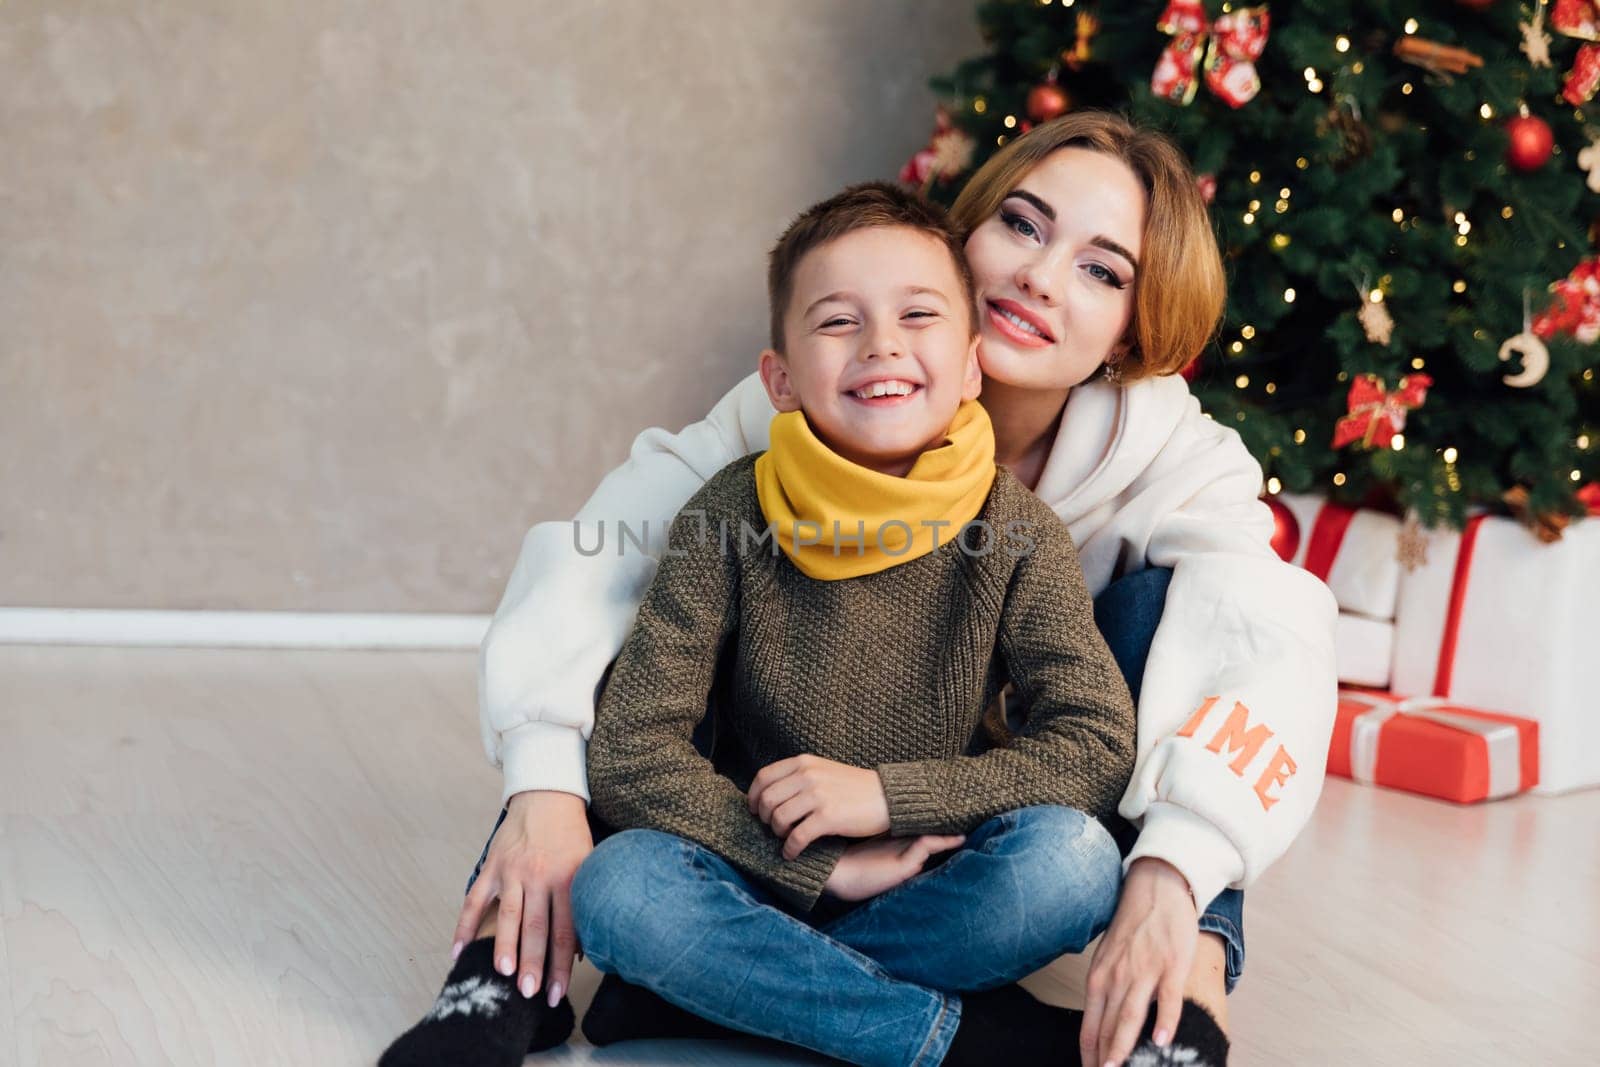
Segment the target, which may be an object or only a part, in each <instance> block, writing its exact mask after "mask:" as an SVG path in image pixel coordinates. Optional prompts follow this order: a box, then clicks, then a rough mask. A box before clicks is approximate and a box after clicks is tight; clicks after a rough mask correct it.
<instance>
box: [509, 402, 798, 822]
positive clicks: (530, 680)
mask: <svg viewBox="0 0 1600 1067" xmlns="http://www.w3.org/2000/svg"><path fill="white" fill-rule="evenodd" d="M772 415H773V409H772V405H771V402H770V401H769V400H768V399H767V395H766V391H765V390H764V389H763V388H762V386H761V381H760V378H759V377H758V376H757V375H755V374H751V375H749V376H748V377H746V378H745V379H744V380H743V381H741V382H740V383H739V384H738V385H736V386H734V387H733V388H732V389H731V390H729V391H728V393H727V394H726V395H725V396H723V398H722V399H721V400H719V401H718V402H717V404H716V406H715V407H714V408H712V409H711V413H710V414H709V415H707V416H706V418H705V419H704V420H702V421H700V422H697V423H694V424H693V425H691V426H688V427H686V428H685V429H684V430H682V431H681V432H679V433H676V434H669V433H667V432H666V431H664V430H661V429H649V430H646V431H644V432H643V433H641V434H640V435H639V436H638V438H637V439H635V441H634V443H633V450H632V452H631V454H630V455H629V457H628V460H627V462H625V463H623V464H622V466H620V467H618V468H617V469H616V470H614V471H612V472H611V473H610V474H608V475H607V476H606V477H605V479H604V480H602V481H601V483H600V485H599V487H598V488H597V489H596V490H595V492H594V495H593V496H591V497H590V498H589V501H588V502H587V503H586V504H584V506H583V509H582V510H581V511H579V513H578V515H577V517H576V518H575V519H574V520H573V521H571V522H565V521H557V522H542V523H539V524H537V525H536V526H534V527H533V528H532V529H531V530H529V531H528V534H527V536H526V538H525V539H524V540H523V543H522V552H521V555H520V556H519V557H518V559H517V565H516V569H515V570H514V571H513V572H512V575H511V579H510V581H509V582H508V583H507V585H506V590H505V594H504V596H503V597H502V598H501V600H500V606H499V608H498V609H497V610H496V611H495V615H494V620H493V621H492V622H491V623H490V625H489V631H488V633H487V634H486V635H485V637H484V640H483V646H482V649H481V651H480V654H479V660H478V721H479V729H480V733H481V734H482V738H483V747H484V752H485V754H486V755H487V756H488V758H489V761H490V762H491V763H493V764H494V765H495V766H496V767H499V768H501V769H502V770H503V772H504V776H505V782H504V787H503V790H502V795H501V800H502V802H504V801H505V800H508V799H509V798H510V797H511V796H513V795H514V794H516V793H520V792H523V791H526V790H556V791H559V792H565V793H572V794H575V795H577V796H580V797H582V798H583V799H584V800H585V801H587V800H588V798H589V787H588V783H587V778H586V775H585V769H584V759H585V749H586V746H587V740H588V737H589V733H590V730H591V729H592V727H593V723H594V704H595V699H596V697H597V696H598V694H597V692H596V690H597V689H598V687H599V684H600V679H601V677H602V676H603V675H604V673H605V670H606V667H607V666H608V665H609V664H610V663H611V661H612V659H613V658H615V656H616V654H617V652H618V650H619V649H621V647H622V643H623V640H624V639H625V638H626V637H627V636H628V632H629V630H630V629H631V628H632V626H633V620H634V616H635V614H636V613H637V611H638V607H639V601H640V599H641V598H642V597H643V596H644V591H645V588H646V587H647V586H648V585H649V584H650V579H651V577H652V576H653V575H654V574H655V571H656V560H657V557H658V556H659V553H660V545H661V543H662V537H663V534H664V532H665V530H666V527H667V524H668V523H669V522H670V521H671V519H672V517H673V516H674V515H676V514H677V513H678V511H679V510H680V509H681V508H682V507H683V506H684V504H685V502H687V501H688V499H689V498H690V496H691V495H693V493H694V492H695V491H696V490H697V489H699V488H700V487H701V485H703V484H704V483H705V481H706V480H707V479H708V478H710V477H711V476H712V475H713V474H715V473H716V472H717V471H719V470H721V469H722V468H723V467H725V466H727V465H728V464H729V463H731V462H732V461H734V460H735V459H738V458H739V457H740V456H743V455H746V454H748V453H749V452H752V451H759V450H761V449H764V448H766V446H767V432H768V427H769V424H770V423H771V421H772ZM619 522H624V523H626V524H627V526H628V527H629V529H630V530H631V531H632V532H633V534H634V535H635V536H638V537H640V539H641V540H644V541H645V543H646V545H647V546H648V551H641V550H639V549H638V548H636V547H634V544H633V543H632V542H628V543H626V544H624V543H623V541H622V538H621V532H620V530H619V529H618V523H619ZM646 524H648V537H645V536H644V535H645V530H646ZM602 538H603V544H604V549H603V550H602V551H600V552H598V553H594V548H595V546H596V545H597V544H600V543H601V539H602ZM619 547H620V548H621V551H620V552H619ZM586 553H592V554H586Z"/></svg>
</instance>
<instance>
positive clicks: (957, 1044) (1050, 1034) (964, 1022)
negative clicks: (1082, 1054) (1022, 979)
mask: <svg viewBox="0 0 1600 1067" xmlns="http://www.w3.org/2000/svg"><path fill="white" fill-rule="evenodd" d="M1082 1028H1083V1012H1081V1011H1077V1010H1075V1009H1073V1008H1058V1007H1056V1006H1055V1005H1053V1004H1046V1003H1045V1002H1044V1001H1042V1000H1038V999H1036V998H1035V997H1034V995H1033V994H1032V993H1029V992H1028V991H1027V990H1026V989H1023V988H1022V987H1021V986H1019V985H1008V986H1001V987H1000V988H999V989H991V990H988V991H987V992H984V993H963V994H961V1022H960V1024H959V1025H957V1027H956V1036H955V1040H953V1041H951V1042H950V1051H949V1052H947V1053H945V1058H944V1064H945V1067H985V1065H987V1064H991V1063H1008V1064H1014V1065H1015V1067H1028V1065H1030V1064H1046V1063H1047V1064H1051V1065H1052V1067H1054V1065H1060V1067H1079V1060H1078V1031H1079V1030H1081V1029H1082Z"/></svg>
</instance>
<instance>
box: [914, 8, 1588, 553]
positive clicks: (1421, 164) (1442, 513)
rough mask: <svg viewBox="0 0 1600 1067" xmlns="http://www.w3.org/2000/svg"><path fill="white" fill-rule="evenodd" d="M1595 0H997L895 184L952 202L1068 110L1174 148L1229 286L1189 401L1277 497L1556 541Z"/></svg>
mask: <svg viewBox="0 0 1600 1067" xmlns="http://www.w3.org/2000/svg"><path fill="white" fill-rule="evenodd" d="M1596 3H1597V0H1560V2H1559V3H1557V4H1555V5H1554V6H1553V8H1546V7H1545V6H1543V5H1541V6H1539V7H1537V8H1533V7H1527V6H1523V7H1520V8H1519V7H1518V6H1517V5H1516V4H1515V3H1512V2H1510V0H1488V2H1485V0H1477V2H1468V0H1461V2H1457V3H1451V2H1435V3H1411V4H1403V3H1385V2H1381V0H1371V2H1368V0H1345V2H1340V0H1332V2H1327V3H1275V4H1272V5H1270V9H1269V8H1268V7H1266V6H1262V7H1235V6H1233V5H1231V4H1225V3H1220V2H1207V3H1205V4H1202V3H1200V2H1199V0H1187V2H1183V0H1179V2H1163V3H1154V4H1151V3H1140V2H1127V0H1118V2H1109V0H1107V2H1101V3H1099V4H1094V3H1085V2H1083V0H1078V2H1076V3H1074V2H1072V0H1068V2H1067V3H1065V4H1063V3H1062V2H1061V0H989V2H986V3H983V4H982V5H981V6H980V7H979V9H978V18H979V20H980V25H981V26H982V29H983V32H984V38H985V41H986V42H987V43H988V44H989V46H990V48H991V51H990V52H989V54H987V55H984V56H980V57H976V58H973V59H971V60H969V61H967V62H965V63H963V64H962V65H961V66H960V67H959V68H958V69H957V70H956V71H954V72H953V73H951V74H949V75H947V76H943V77H940V78H936V79H935V80H934V82H933V87H934V89H935V90H936V91H937V92H938V93H939V94H940V95H941V97H942V98H943V99H944V101H945V105H944V109H943V111H942V113H941V129H940V131H939V133H937V134H936V136H935V139H934V142H933V144H931V145H930V148H929V150H928V151H927V152H926V153H923V154H920V155H919V157H918V159H917V160H914V161H913V163H912V164H909V165H908V172H907V174H906V175H904V176H905V177H907V178H909V179H912V180H918V179H920V180H921V181H922V184H923V185H924V186H926V187H927V188H929V190H930V193H931V195H933V196H935V197H937V198H939V199H941V200H944V201H946V202H948V201H949V200H950V199H952V198H953V197H954V195H955V194H956V192H958V191H959V189H960V186H961V183H962V182H963V181H964V180H965V178H966V177H968V176H970V174H971V173H972V170H973V168H975V167H976V166H977V165H979V164H981V163H982V162H983V160H984V159H985V158H987V157H988V156H989V155H991V154H993V152H995V151H996V150H997V149H998V147H999V146H1000V145H1003V144H1004V143H1005V142H1006V141H1007V140H1008V139H1009V138H1012V137H1015V136H1017V135H1018V134H1019V133H1022V132H1025V131H1026V130H1027V129H1029V128H1031V126H1032V125H1034V124H1036V123H1038V122H1041V121H1046V120H1048V119H1049V118H1052V117H1054V116H1055V115H1057V114H1060V113H1061V112H1062V111H1065V110H1067V109H1069V108H1081V107H1111V108H1115V109H1118V110H1122V111H1125V112H1126V113H1127V114H1129V116H1130V117H1131V118H1133V119H1134V120H1135V121H1136V122H1139V123H1141V124H1145V125H1150V126H1154V127H1157V128H1159V129H1162V130H1164V131H1166V132H1167V133H1169V134H1170V135H1171V136H1172V137H1173V138H1174V139H1175V140H1176V141H1177V143H1178V144H1179V145H1180V146H1181V147H1182V148H1183V149H1184V150H1185V151H1186V152H1187V153H1188V155H1189V157H1190V159H1191V160H1192V161H1193V162H1194V165H1195V170H1196V172H1197V174H1199V175H1200V176H1201V179H1200V180H1201V183H1202V188H1203V189H1205V190H1206V191H1207V192H1208V194H1209V195H1210V196H1211V197H1212V212H1213V220H1214V223H1215V226H1216V230H1217V234H1218V239H1219V241H1220V243H1221V246H1222V248H1223V252H1224V257H1225V262H1226V264H1227V267H1228V282H1229V300H1228V309H1227V313H1226V319H1225V322H1224V323H1223V326H1222V329H1221V332H1220V334H1219V337H1218V339H1217V341H1216V342H1215V344H1214V345H1213V346H1211V347H1210V348H1209V349H1208V350H1207V351H1206V352H1204V353H1202V354H1201V356H1200V358H1199V359H1198V360H1197V363H1196V367H1195V368H1193V372H1194V373H1193V385H1194V390H1195V392H1196V394H1197V395H1198V396H1199V397H1200V399H1201V402H1202V403H1203V405H1204V406H1205V409H1206V411H1207V413H1208V414H1210V415H1211V416H1212V417H1213V418H1215V419H1217V420H1219V421H1224V422H1226V423H1227V424H1229V425H1231V426H1234V427H1235V428H1237V429H1238V431H1239V433H1240V434H1241V435H1242V437H1243V439H1244V441H1245V442H1246V444H1247V445H1248V446H1249V447H1250V449H1251V450H1252V452H1254V454H1255V455H1256V456H1257V458H1258V459H1259V460H1260V461H1261V464H1262V466H1263V468H1264V470H1265V472H1266V474H1267V477H1268V483H1267V484H1268V488H1269V491H1274V492H1275V491H1278V490H1280V489H1287V490H1293V491H1299V492H1318V493H1324V494H1326V495H1329V496H1331V497H1333V498H1334V499H1337V500H1342V501H1346V502H1363V503H1368V504H1373V503H1378V504H1388V505H1392V506H1395V507H1399V508H1411V509H1415V510H1416V512H1417V513H1418V515H1419V516H1420V517H1421V519H1422V521H1423V522H1424V523H1426V524H1428V525H1437V524H1441V523H1448V524H1451V525H1459V524H1460V522H1461V521H1462V519H1463V516H1464V512H1465V511H1466V509H1467V508H1468V507H1469V506H1472V505H1491V506H1495V507H1499V508H1502V509H1503V508H1504V506H1505V505H1506V504H1508V503H1510V504H1512V505H1513V506H1514V508H1515V509H1516V510H1518V511H1519V512H1520V513H1522V514H1523V515H1524V517H1527V518H1529V519H1540V520H1542V522H1543V524H1544V528H1545V529H1546V530H1547V531H1552V532H1554V533H1556V534H1558V532H1559V527H1560V525H1561V523H1563V522H1564V521H1565V516H1567V515H1572V514H1579V513H1581V512H1582V510H1583V505H1582V503H1581V501H1580V490H1581V489H1584V487H1588V489H1587V490H1586V491H1585V498H1586V499H1587V498H1588V496H1587V494H1592V493H1593V492H1594V488H1593V486H1592V484H1591V483H1592V482H1593V481H1594V479H1595V478H1596V476H1597V474H1600V462H1597V458H1596V457H1597V453H1600V382H1597V381H1596V377H1597V373H1596V369H1595V368H1596V365H1597V361H1600V358H1597V357H1600V350H1597V349H1596V348H1594V347H1592V342H1593V341H1594V340H1595V337H1596V335H1600V279H1597V278H1596V277H1595V274H1596V270H1595V268H1594V264H1593V262H1592V261H1591V260H1589V259H1587V258H1586V257H1590V256H1592V254H1593V253H1592V244H1593V239H1594V237H1595V223H1596V222H1597V221H1600V195H1597V193H1596V192H1595V191H1594V190H1596V189H1600V116H1596V115H1592V114H1591V112H1592V110H1593V109H1592V106H1591V105H1590V103H1589V99H1590V97H1591V96H1592V95H1593V94H1594V90H1595V87H1596V85H1597V84H1600V45H1596V44H1591V43H1589V41H1590V40H1592V39H1596V38H1600V13H1597V11H1596ZM1591 142H1594V144H1595V146H1594V147H1591ZM1569 276H1570V277H1569ZM1558 283H1559V284H1558Z"/></svg>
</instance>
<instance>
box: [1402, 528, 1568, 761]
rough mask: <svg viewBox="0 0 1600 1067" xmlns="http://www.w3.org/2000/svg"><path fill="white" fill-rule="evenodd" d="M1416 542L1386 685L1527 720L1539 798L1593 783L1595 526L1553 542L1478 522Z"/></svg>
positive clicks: (1433, 533) (1522, 530)
mask: <svg viewBox="0 0 1600 1067" xmlns="http://www.w3.org/2000/svg"><path fill="white" fill-rule="evenodd" d="M1426 538H1427V539H1426V542H1425V551H1424V553H1423V555H1424V557H1425V558H1423V559H1422V561H1421V562H1420V565H1418V566H1416V567H1415V569H1413V570H1410V571H1406V572H1404V573H1403V574H1402V576H1401V581H1400V597H1399V603H1398V606H1397V610H1396V616H1395V652H1394V667H1393V671H1392V672H1391V679H1390V686H1389V687H1390V688H1391V689H1392V690H1393V691H1395V692H1397V693H1412V694H1418V695H1423V696H1433V697H1440V698H1444V699H1447V700H1449V701H1450V703H1452V704H1458V705H1467V706H1469V707H1472V708H1481V709H1483V710H1485V711H1490V712H1502V713H1505V714H1510V715H1522V716H1527V717H1529V718H1532V719H1534V720H1536V721H1537V722H1538V723H1539V735H1538V736H1539V744H1540V753H1539V787H1538V792H1540V793H1557V792H1563V791H1565V790H1569V789H1576V788H1580V787H1583V786H1589V785H1596V784H1600V684H1597V679H1596V676H1595V670H1596V661H1597V657H1596V654H1595V647H1596V646H1595V636H1594V627H1595V616H1596V611H1597V610H1600V520H1597V519H1593V518H1588V519H1580V520H1578V521H1576V522H1574V523H1572V524H1571V525H1570V526H1568V527H1567V528H1566V530H1565V531H1564V533H1563V534H1562V537H1561V540H1559V541H1557V542H1555V543H1554V544H1545V543H1543V542H1541V541H1540V540H1539V539H1538V538H1536V537H1535V536H1534V535H1533V534H1532V533H1530V532H1529V531H1528V530H1527V529H1526V528H1525V527H1523V526H1522V525H1521V524H1520V523H1518V522H1516V521H1514V520H1512V519H1507V518H1501V517H1498V516H1488V515H1479V516H1476V517H1473V518H1471V519H1469V520H1468V521H1467V525H1466V528H1465V529H1464V530H1462V531H1455V530H1443V529H1441V530H1433V531H1428V532H1427V535H1426Z"/></svg>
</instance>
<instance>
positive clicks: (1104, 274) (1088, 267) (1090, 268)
mask: <svg viewBox="0 0 1600 1067" xmlns="http://www.w3.org/2000/svg"><path fill="white" fill-rule="evenodd" d="M1083 269H1084V270H1085V271H1086V272H1087V273H1088V275H1089V277H1091V278H1093V279H1095V280H1096V281H1098V282H1104V283H1105V284H1106V285H1109V286H1111V288H1113V289H1126V288H1127V287H1128V283H1127V282H1125V281H1123V280H1122V279H1121V278H1120V277H1118V276H1117V272H1116V271H1114V270H1112V269H1111V268H1110V267H1108V266H1106V265H1105V264H1104V263H1088V264H1085V265H1084V268H1083ZM1097 271H1098V272H1099V273H1096V272H1097Z"/></svg>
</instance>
